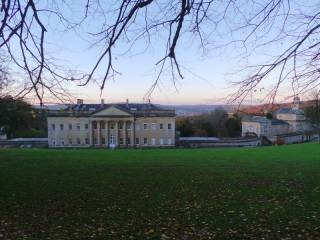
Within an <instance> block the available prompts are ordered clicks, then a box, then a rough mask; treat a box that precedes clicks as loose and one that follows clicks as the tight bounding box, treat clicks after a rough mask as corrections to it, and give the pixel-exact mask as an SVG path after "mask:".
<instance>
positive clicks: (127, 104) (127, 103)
mask: <svg viewBox="0 0 320 240" xmlns="http://www.w3.org/2000/svg"><path fill="white" fill-rule="evenodd" d="M126 106H127V107H129V99H128V98H127V99H126Z"/></svg>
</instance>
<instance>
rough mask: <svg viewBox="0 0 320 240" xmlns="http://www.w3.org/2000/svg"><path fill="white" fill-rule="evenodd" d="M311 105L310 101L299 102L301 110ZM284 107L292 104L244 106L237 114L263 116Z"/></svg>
mask: <svg viewBox="0 0 320 240" xmlns="http://www.w3.org/2000/svg"><path fill="white" fill-rule="evenodd" d="M311 104H312V101H303V102H301V104H300V106H301V108H302V109H303V108H306V107H308V106H310V105H311ZM284 107H292V103H291V102H290V103H281V104H273V105H272V104H262V105H252V106H244V107H242V108H240V110H239V112H241V113H244V114H248V115H256V116H263V115H265V114H266V113H267V112H275V111H277V110H278V109H280V108H284Z"/></svg>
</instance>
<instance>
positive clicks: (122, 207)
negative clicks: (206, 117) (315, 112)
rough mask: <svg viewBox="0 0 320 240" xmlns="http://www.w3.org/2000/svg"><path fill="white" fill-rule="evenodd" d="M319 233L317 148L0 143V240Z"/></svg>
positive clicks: (319, 153)
mask: <svg viewBox="0 0 320 240" xmlns="http://www.w3.org/2000/svg"><path fill="white" fill-rule="evenodd" d="M263 237H264V239H299V238H300V239H320V145H319V144H303V145H291V146H281V147H265V148H242V149H167V150H115V151H108V150H47V149H0V239H11V240H16V239H41V240H43V239H57V240H60V239H68V240H69V239H263Z"/></svg>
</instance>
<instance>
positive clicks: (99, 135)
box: [97, 121, 101, 146]
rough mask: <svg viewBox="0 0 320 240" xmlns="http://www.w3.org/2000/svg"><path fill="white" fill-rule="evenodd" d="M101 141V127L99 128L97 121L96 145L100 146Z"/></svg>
mask: <svg viewBox="0 0 320 240" xmlns="http://www.w3.org/2000/svg"><path fill="white" fill-rule="evenodd" d="M100 142H101V129H100V121H97V145H98V146H100V145H101V144H100Z"/></svg>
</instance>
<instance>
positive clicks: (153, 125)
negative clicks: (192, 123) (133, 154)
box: [51, 122, 172, 131]
mask: <svg viewBox="0 0 320 240" xmlns="http://www.w3.org/2000/svg"><path fill="white" fill-rule="evenodd" d="M65 125H67V127H68V129H69V130H73V129H75V130H82V129H86V130H87V129H89V124H88V123H85V124H83V126H82V127H81V124H80V123H76V124H72V123H69V124H63V123H61V124H57V126H59V129H60V130H61V131H63V130H65ZM105 127H106V124H105V123H104V122H101V123H100V128H101V129H105ZM118 127H119V129H120V130H121V129H123V128H124V124H123V123H121V122H120V123H119V125H118ZM158 127H159V129H160V130H162V129H164V124H163V123H160V124H159V126H157V124H156V123H151V124H148V123H144V124H143V129H144V130H147V129H152V130H157V129H158ZM109 128H110V129H115V124H114V123H109ZM166 128H167V129H168V130H171V129H172V124H171V123H168V124H167V126H166ZM93 129H97V124H96V123H94V124H93ZM126 129H127V130H130V129H131V124H126ZM136 129H137V130H139V129H140V127H139V125H136ZM51 130H56V124H55V123H52V124H51Z"/></svg>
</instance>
